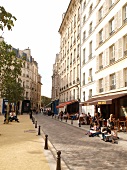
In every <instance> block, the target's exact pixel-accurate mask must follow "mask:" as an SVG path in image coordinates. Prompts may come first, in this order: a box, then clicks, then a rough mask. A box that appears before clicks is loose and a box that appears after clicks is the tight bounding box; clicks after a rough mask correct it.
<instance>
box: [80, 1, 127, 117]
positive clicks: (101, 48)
mask: <svg viewBox="0 0 127 170" xmlns="http://www.w3.org/2000/svg"><path fill="white" fill-rule="evenodd" d="M86 2H88V3H86ZM84 3H86V4H87V6H89V10H90V7H91V6H94V7H95V8H94V9H93V10H92V13H91V15H92V18H94V21H95V30H94V32H93V34H94V35H95V36H94V38H95V40H96V41H95V42H94V44H93V46H92V48H94V53H95V66H96V69H95V75H94V76H95V77H94V80H95V87H94V90H95V92H94V93H93V94H92V98H91V99H88V100H87V99H86V102H85V103H86V105H94V106H95V107H94V109H95V111H96V112H97V111H98V110H99V111H100V112H102V114H103V116H104V117H105V118H108V117H109V114H111V113H112V114H114V115H115V117H116V118H121V117H124V116H127V104H126V103H127V83H126V82H127V66H126V63H127V45H126V44H127V34H126V30H127V2H126V1H122V0H108V1H105V0H101V1H96V2H95V1H94V0H91V1H82V6H83V4H84ZM94 3H95V4H94ZM86 10H87V8H86ZM89 18H90V16H89ZM82 19H83V18H82ZM84 29H85V28H84ZM82 50H83V49H82ZM90 64H91V66H92V65H93V63H92V61H91V62H90ZM85 68H86V67H85V66H84V70H85Z"/></svg>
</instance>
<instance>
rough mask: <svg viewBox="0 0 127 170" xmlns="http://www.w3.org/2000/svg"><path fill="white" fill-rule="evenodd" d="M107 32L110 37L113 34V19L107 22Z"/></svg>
mask: <svg viewBox="0 0 127 170" xmlns="http://www.w3.org/2000/svg"><path fill="white" fill-rule="evenodd" d="M109 32H110V35H112V34H113V33H114V32H115V27H114V18H113V19H111V20H110V21H109Z"/></svg>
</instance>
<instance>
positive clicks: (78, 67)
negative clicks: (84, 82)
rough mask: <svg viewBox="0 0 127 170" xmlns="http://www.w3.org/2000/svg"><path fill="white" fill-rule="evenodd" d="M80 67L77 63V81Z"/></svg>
mask: <svg viewBox="0 0 127 170" xmlns="http://www.w3.org/2000/svg"><path fill="white" fill-rule="evenodd" d="M79 69H80V65H79V64H78V65H77V82H79V71H80V70H79Z"/></svg>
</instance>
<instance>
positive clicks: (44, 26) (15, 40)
mask: <svg viewBox="0 0 127 170" xmlns="http://www.w3.org/2000/svg"><path fill="white" fill-rule="evenodd" d="M69 2H70V0H46V1H44V0H36V1H35V0H0V6H3V7H4V8H5V10H6V11H7V12H10V13H11V14H12V15H13V16H15V17H16V19H17V21H15V22H14V27H13V29H12V31H8V30H7V29H5V30H4V31H3V32H4V33H3V32H0V36H1V35H2V36H3V37H4V40H5V42H7V43H8V44H11V45H12V46H13V47H14V48H19V49H20V50H24V49H26V48H28V47H29V48H30V49H31V56H32V57H33V58H34V59H35V60H36V61H37V63H38V68H39V74H40V75H41V76H42V80H41V81H42V84H43V85H42V92H41V94H42V95H43V96H47V97H51V89H52V78H51V76H52V74H53V72H52V71H53V64H54V63H55V57H56V54H57V53H59V51H60V34H59V33H58V30H59V28H60V25H61V23H62V14H63V13H65V12H66V10H67V7H68V5H69Z"/></svg>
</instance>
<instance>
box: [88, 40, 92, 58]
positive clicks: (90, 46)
mask: <svg viewBox="0 0 127 170" xmlns="http://www.w3.org/2000/svg"><path fill="white" fill-rule="evenodd" d="M91 58H92V41H91V42H90V43H89V60H90V59H91Z"/></svg>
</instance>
